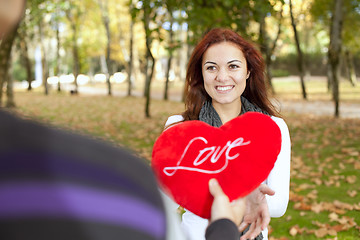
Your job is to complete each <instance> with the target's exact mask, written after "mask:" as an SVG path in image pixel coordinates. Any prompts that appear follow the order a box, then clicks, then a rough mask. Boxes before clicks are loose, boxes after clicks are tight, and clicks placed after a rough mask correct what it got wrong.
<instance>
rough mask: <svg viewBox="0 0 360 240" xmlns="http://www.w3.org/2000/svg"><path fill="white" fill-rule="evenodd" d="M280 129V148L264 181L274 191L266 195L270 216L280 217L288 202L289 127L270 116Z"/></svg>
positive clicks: (280, 120) (279, 119) (282, 121)
mask: <svg viewBox="0 0 360 240" xmlns="http://www.w3.org/2000/svg"><path fill="white" fill-rule="evenodd" d="M271 118H272V119H273V120H274V121H275V122H276V124H277V125H278V126H279V128H280V131H281V138H282V140H281V150H280V153H279V155H278V158H277V160H276V162H275V165H274V168H273V169H272V170H271V172H270V174H269V176H268V178H267V180H266V181H265V183H266V184H267V185H268V186H269V187H270V188H271V189H273V190H274V191H275V195H273V196H268V195H267V196H266V200H267V203H268V207H269V212H270V217H281V216H282V215H284V214H285V212H286V209H287V205H288V202H289V186H290V157H291V143H290V134H289V129H288V127H287V125H286V123H285V121H284V120H283V119H281V118H278V117H271Z"/></svg>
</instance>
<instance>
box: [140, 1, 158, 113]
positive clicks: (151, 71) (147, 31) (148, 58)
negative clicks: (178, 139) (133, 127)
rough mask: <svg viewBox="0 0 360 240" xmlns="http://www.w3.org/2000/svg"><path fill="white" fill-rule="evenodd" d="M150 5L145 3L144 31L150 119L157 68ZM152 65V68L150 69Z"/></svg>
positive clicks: (147, 106) (146, 109) (146, 96)
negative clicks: (152, 40)
mask: <svg viewBox="0 0 360 240" xmlns="http://www.w3.org/2000/svg"><path fill="white" fill-rule="evenodd" d="M149 11H150V5H149V3H146V2H144V19H143V21H144V29H145V35H146V69H145V71H146V78H145V89H144V95H145V98H146V103H145V117H146V118H150V89H151V80H152V76H153V74H154V67H155V59H154V56H153V55H152V53H151V36H150V29H149V25H150V16H149V14H150V13H149ZM150 64H151V68H150Z"/></svg>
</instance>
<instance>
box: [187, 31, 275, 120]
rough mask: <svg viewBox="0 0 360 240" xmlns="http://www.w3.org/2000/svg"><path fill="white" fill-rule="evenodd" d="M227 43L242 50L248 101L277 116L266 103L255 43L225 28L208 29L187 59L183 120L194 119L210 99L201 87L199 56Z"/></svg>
mask: <svg viewBox="0 0 360 240" xmlns="http://www.w3.org/2000/svg"><path fill="white" fill-rule="evenodd" d="M221 42H231V43H234V44H236V45H237V46H238V47H239V48H240V49H241V51H242V52H243V53H244V57H245V59H246V63H247V68H248V71H249V72H250V76H249V78H248V79H247V80H246V81H247V82H246V87H245V90H244V92H243V94H242V96H244V97H245V98H246V99H248V100H249V101H250V102H251V103H252V104H254V105H256V106H258V107H259V108H261V109H262V110H264V111H266V112H267V113H269V114H270V115H273V116H278V115H279V114H278V111H277V110H276V108H275V107H274V105H273V104H272V103H271V102H270V100H269V96H268V92H267V85H266V81H265V64H264V60H263V58H262V56H261V54H260V53H259V51H258V50H257V49H256V48H255V46H254V45H253V44H252V43H250V42H248V41H246V40H245V39H244V38H242V37H241V36H240V35H239V34H237V33H235V32H234V31H232V30H229V29H223V28H215V29H212V30H210V31H209V32H208V33H207V34H206V35H205V36H204V37H203V38H202V40H201V41H200V42H199V43H198V44H197V45H196V47H195V49H194V51H193V52H192V55H191V57H190V59H189V63H188V66H187V72H186V82H185V112H184V113H183V114H182V115H183V117H184V120H185V121H187V120H197V119H199V113H200V110H201V107H202V106H203V104H204V102H205V101H207V100H211V97H210V96H209V95H208V94H207V92H206V91H205V87H204V79H203V76H202V71H201V69H202V67H201V63H202V59H203V56H204V53H205V52H206V50H207V49H208V48H209V47H210V46H211V45H213V44H217V43H221Z"/></svg>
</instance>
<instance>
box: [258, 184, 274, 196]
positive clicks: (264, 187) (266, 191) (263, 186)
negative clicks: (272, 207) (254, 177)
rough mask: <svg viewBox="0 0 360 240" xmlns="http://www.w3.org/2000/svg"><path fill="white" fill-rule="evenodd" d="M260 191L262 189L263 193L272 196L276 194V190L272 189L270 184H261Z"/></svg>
mask: <svg viewBox="0 0 360 240" xmlns="http://www.w3.org/2000/svg"><path fill="white" fill-rule="evenodd" d="M259 191H260V192H261V193H263V194H267V195H270V196H272V195H274V194H275V191H274V190H272V189H271V188H270V187H269V186H268V185H266V184H261V185H260V186H259Z"/></svg>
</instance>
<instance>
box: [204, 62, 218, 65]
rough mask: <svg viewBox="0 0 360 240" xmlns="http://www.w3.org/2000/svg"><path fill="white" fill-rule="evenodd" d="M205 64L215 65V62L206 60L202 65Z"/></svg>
mask: <svg viewBox="0 0 360 240" xmlns="http://www.w3.org/2000/svg"><path fill="white" fill-rule="evenodd" d="M205 64H214V65H217V64H216V62H211V61H206V62H205V63H204V65H205Z"/></svg>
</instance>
